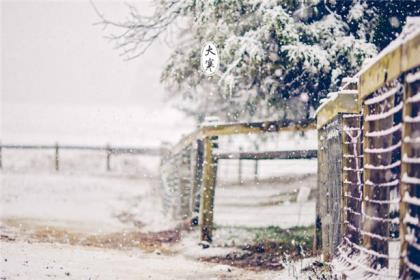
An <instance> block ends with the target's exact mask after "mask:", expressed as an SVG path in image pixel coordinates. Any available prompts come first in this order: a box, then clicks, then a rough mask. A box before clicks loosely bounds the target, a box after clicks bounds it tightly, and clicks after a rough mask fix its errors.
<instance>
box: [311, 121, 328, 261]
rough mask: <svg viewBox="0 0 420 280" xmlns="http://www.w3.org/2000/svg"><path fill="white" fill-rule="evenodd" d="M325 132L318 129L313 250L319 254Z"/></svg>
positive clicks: (323, 187) (323, 186) (320, 245)
mask: <svg viewBox="0 0 420 280" xmlns="http://www.w3.org/2000/svg"><path fill="white" fill-rule="evenodd" d="M325 137H326V136H325V132H324V129H323V128H320V129H318V157H317V163H318V173H317V195H316V201H315V203H316V204H315V232H314V242H313V251H314V254H315V255H317V254H318V253H319V252H320V251H321V249H322V220H321V217H322V215H323V214H324V213H323V212H324V211H322V209H323V208H324V207H323V205H322V202H321V201H324V200H321V199H323V198H321V196H322V195H323V194H324V193H325V191H324V189H325V185H324V177H325V176H323V175H324V174H323V172H322V171H323V170H324V169H325V168H324V165H325V151H324V139H325Z"/></svg>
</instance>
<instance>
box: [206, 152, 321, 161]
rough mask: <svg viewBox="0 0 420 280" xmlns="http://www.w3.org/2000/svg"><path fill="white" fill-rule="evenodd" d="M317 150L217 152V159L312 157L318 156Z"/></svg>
mask: <svg viewBox="0 0 420 280" xmlns="http://www.w3.org/2000/svg"><path fill="white" fill-rule="evenodd" d="M317 153H318V151H317V150H293V151H267V152H239V153H219V154H215V155H214V157H215V158H216V159H249V160H272V159H312V158H316V157H317Z"/></svg>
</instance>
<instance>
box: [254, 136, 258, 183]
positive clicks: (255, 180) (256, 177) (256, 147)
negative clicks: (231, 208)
mask: <svg viewBox="0 0 420 280" xmlns="http://www.w3.org/2000/svg"><path fill="white" fill-rule="evenodd" d="M255 151H256V152H258V151H259V146H258V144H256V145H255ZM254 182H255V183H257V182H258V159H256V158H255V165H254Z"/></svg>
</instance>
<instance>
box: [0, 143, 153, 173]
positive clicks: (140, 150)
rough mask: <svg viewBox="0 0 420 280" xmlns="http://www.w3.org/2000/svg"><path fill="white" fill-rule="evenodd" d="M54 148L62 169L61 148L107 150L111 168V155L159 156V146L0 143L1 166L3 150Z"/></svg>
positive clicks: (109, 168) (107, 163)
mask: <svg viewBox="0 0 420 280" xmlns="http://www.w3.org/2000/svg"><path fill="white" fill-rule="evenodd" d="M4 149H10V150H54V166H55V170H56V171H58V170H59V169H60V150H80V151H104V152H106V169H107V171H110V170H111V155H121V154H133V155H146V156H159V155H160V149H159V148H148V147H112V146H110V145H106V146H78V145H59V144H58V143H56V144H54V145H42V144H41V145H30V144H29V145H28V144H0V168H2V167H3V156H2V150H4Z"/></svg>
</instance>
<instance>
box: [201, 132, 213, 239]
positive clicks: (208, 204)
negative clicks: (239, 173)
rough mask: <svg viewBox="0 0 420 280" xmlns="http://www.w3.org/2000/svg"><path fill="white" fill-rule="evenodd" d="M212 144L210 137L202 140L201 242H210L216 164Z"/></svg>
mask: <svg viewBox="0 0 420 280" xmlns="http://www.w3.org/2000/svg"><path fill="white" fill-rule="evenodd" d="M212 144H213V143H212V140H211V138H210V137H205V138H204V139H203V146H204V147H203V148H204V164H203V181H202V188H201V197H200V226H201V241H207V242H211V241H212V234H213V207H214V193H215V186H216V174H217V162H216V161H215V159H214V157H213V153H212Z"/></svg>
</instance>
